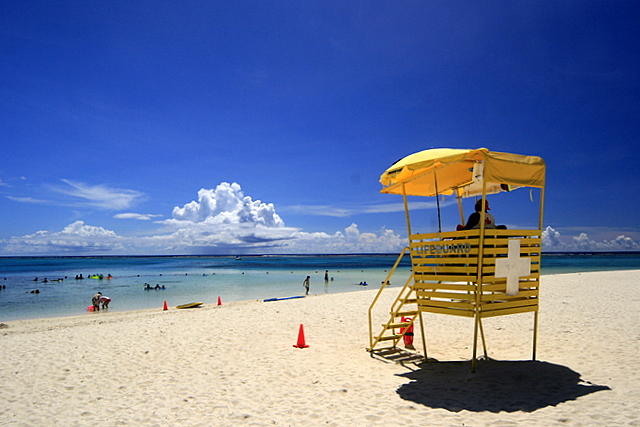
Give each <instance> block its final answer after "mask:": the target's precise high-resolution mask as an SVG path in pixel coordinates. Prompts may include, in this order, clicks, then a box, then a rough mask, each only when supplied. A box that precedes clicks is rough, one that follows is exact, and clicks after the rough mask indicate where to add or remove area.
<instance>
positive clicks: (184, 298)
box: [0, 252, 640, 321]
mask: <svg viewBox="0 0 640 427" xmlns="http://www.w3.org/2000/svg"><path fill="white" fill-rule="evenodd" d="M397 257H398V255H378V254H376V255H313V256H311V255H300V256H291V255H281V256H278V255H275V256H271V255H269V256H243V257H241V258H240V259H237V258H236V257H234V256H167V257H157V256H156V257H144V256H142V257H138V256H136V257H3V258H0V321H9V320H20V319H30V318H44V317H59V316H73V315H83V314H85V313H86V314H87V315H91V314H93V313H89V312H88V311H87V307H88V306H90V305H91V297H92V295H93V294H95V293H96V292H98V291H100V292H101V293H102V294H103V295H106V296H108V297H110V298H111V299H112V302H111V304H110V306H109V311H110V312H113V311H129V310H141V309H151V308H158V309H161V308H162V307H163V305H164V301H167V304H168V305H169V306H170V307H174V306H176V305H179V304H185V303H189V302H203V303H205V304H216V303H217V300H218V297H219V298H220V300H221V302H222V303H223V304H224V303H225V302H231V301H244V300H263V299H267V298H278V297H287V296H296V295H304V288H303V285H302V282H303V281H304V279H305V278H306V276H310V278H311V279H310V284H311V286H310V292H309V293H310V294H312V295H313V294H322V293H338V292H357V291H362V290H364V289H371V288H378V287H379V285H380V283H381V282H382V281H383V280H385V278H386V277H387V274H388V272H389V271H390V270H391V268H392V267H393V264H394V263H395V261H396V259H397ZM636 269H640V253H635V252H633V253H629V252H624V253H622V252H617V253H552V254H543V260H542V274H543V275H545V274H561V273H577V272H587V271H606V270H636ZM326 271H328V273H327V274H328V276H329V281H327V282H325V280H324V275H325V272H326ZM80 275H82V277H83V279H76V276H80ZM100 276H101V277H102V278H99V277H100ZM108 276H111V277H112V278H107V277H108ZM409 276H410V262H409V259H408V257H406V256H405V257H404V258H403V260H402V262H401V263H400V266H399V268H398V269H397V270H396V272H395V273H394V275H393V277H392V278H391V286H394V287H399V286H403V285H404V283H405V282H406V280H407V279H408V278H409ZM91 277H98V278H91ZM45 279H46V280H45ZM363 282H364V283H367V284H368V286H363V285H360V283H363ZM145 284H149V285H150V286H151V287H152V288H154V289H151V290H145V289H144V288H145ZM156 285H158V286H159V287H162V286H164V289H159V290H156V289H155V287H156ZM543 285H544V282H543ZM35 290H38V291H39V292H38V293H35V292H32V291H35Z"/></svg>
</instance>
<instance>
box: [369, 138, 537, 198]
mask: <svg viewBox="0 0 640 427" xmlns="http://www.w3.org/2000/svg"><path fill="white" fill-rule="evenodd" d="M483 180H484V181H486V187H487V190H486V191H487V194H493V193H498V192H500V191H502V190H501V188H502V187H503V184H507V185H509V186H510V187H511V188H512V189H513V188H516V187H538V188H542V187H544V182H545V164H544V160H542V159H541V158H540V157H535V156H524V155H521V154H510V153H500V152H495V151H489V150H488V149H486V148H478V149H475V150H472V149H454V148H434V149H431V150H424V151H420V152H418V153H414V154H411V155H409V156H407V157H405V158H403V159H401V160H398V161H397V162H395V163H394V164H393V165H392V166H391V167H390V168H389V169H387V170H386V171H385V172H384V173H383V174H382V176H380V183H381V184H382V185H383V186H384V188H383V189H382V190H380V192H381V193H389V194H403V192H405V194H407V195H410V196H429V197H433V196H435V195H436V194H453V193H454V192H457V193H458V194H459V195H460V196H462V197H470V196H476V195H481V194H482V184H483ZM403 186H404V190H403Z"/></svg>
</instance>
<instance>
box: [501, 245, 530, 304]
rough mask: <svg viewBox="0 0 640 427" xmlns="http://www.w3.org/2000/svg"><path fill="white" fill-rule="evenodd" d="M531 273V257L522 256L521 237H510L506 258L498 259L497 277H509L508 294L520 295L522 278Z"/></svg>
mask: <svg viewBox="0 0 640 427" xmlns="http://www.w3.org/2000/svg"><path fill="white" fill-rule="evenodd" d="M530 274H531V258H521V257H520V239H509V252H508V255H507V257H506V258H500V259H497V260H496V274H495V276H496V278H503V277H506V278H507V295H518V291H519V290H520V285H519V282H520V278H521V277H523V276H528V275H530Z"/></svg>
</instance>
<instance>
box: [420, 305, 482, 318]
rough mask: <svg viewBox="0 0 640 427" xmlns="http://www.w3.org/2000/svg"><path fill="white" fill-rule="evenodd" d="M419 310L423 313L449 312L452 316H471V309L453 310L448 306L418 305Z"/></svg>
mask: <svg viewBox="0 0 640 427" xmlns="http://www.w3.org/2000/svg"><path fill="white" fill-rule="evenodd" d="M420 311H422V312H425V313H438V314H449V315H452V316H463V317H473V310H453V309H450V308H442V307H432V306H427V305H424V306H420Z"/></svg>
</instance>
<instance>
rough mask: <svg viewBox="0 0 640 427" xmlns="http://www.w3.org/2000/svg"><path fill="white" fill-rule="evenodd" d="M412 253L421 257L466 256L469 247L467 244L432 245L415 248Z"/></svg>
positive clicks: (469, 249) (469, 250)
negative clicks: (416, 253)
mask: <svg viewBox="0 0 640 427" xmlns="http://www.w3.org/2000/svg"><path fill="white" fill-rule="evenodd" d="M414 251H415V252H418V253H420V254H422V255H443V254H468V253H469V252H471V245H470V244H469V243H452V244H450V245H435V244H434V245H425V246H420V247H417V248H415V249H414Z"/></svg>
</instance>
